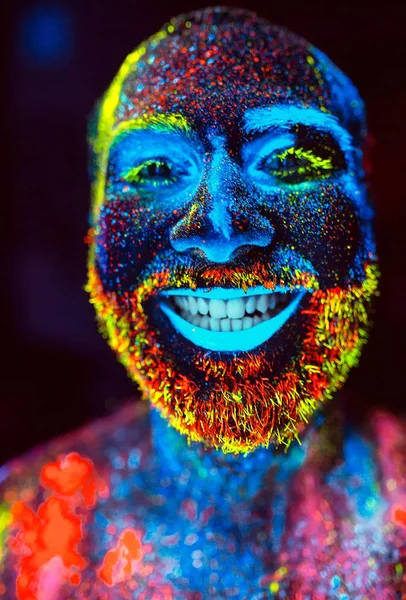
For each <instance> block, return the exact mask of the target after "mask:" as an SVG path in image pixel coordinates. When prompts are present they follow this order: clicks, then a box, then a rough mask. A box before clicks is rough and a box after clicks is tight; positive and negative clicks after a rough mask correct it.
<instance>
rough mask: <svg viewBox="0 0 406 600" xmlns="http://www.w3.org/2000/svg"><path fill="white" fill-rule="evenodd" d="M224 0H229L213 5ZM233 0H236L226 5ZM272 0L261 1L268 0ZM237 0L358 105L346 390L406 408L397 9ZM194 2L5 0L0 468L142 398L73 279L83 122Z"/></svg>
mask: <svg viewBox="0 0 406 600" xmlns="http://www.w3.org/2000/svg"><path fill="white" fill-rule="evenodd" d="M223 4H224V3H223ZM232 4H233V5H235V6H244V3H243V2H242V3H239V2H234V3H232ZM267 4H268V3H267ZM245 6H246V7H247V8H250V9H252V10H255V11H257V12H258V13H259V14H261V15H262V16H264V17H267V18H269V19H270V20H272V21H274V22H275V23H277V24H280V25H284V26H286V27H288V28H290V29H292V30H293V31H295V32H296V33H298V34H300V35H302V36H303V37H305V38H307V39H308V40H309V41H311V42H312V43H313V44H315V45H316V46H318V47H319V48H320V49H321V50H323V51H324V52H326V53H327V54H328V55H329V56H330V58H332V60H333V61H334V62H335V63H336V64H337V65H338V66H339V67H340V68H342V69H343V70H344V71H345V72H346V73H347V74H348V75H349V76H350V77H351V79H352V80H353V81H354V83H355V84H356V85H357V86H358V87H359V89H360V92H361V95H362V97H363V98H364V100H365V101H366V104H367V108H368V115H369V124H370V129H371V132H372V133H373V135H374V137H375V139H376V146H375V149H374V154H373V163H374V174H373V186H374V190H375V197H376V203H377V235H378V249H379V255H380V258H381V267H382V271H383V278H382V282H381V297H380V300H379V302H378V307H377V309H378V310H377V318H376V326H375V328H374V330H373V333H372V336H371V341H370V344H369V345H368V347H367V348H366V350H365V351H364V355H363V358H362V360H361V365H360V367H359V369H357V370H355V371H353V373H352V375H351V377H350V380H349V382H348V384H347V386H346V388H345V393H344V394H343V398H344V399H345V401H346V402H347V406H348V407H349V411H350V413H351V415H353V416H354V418H358V417H360V416H362V414H363V413H364V412H365V410H366V409H367V408H368V407H370V406H383V407H386V408H388V409H391V410H394V411H402V410H403V404H404V400H405V398H406V394H405V391H404V387H405V384H404V376H405V374H406V364H405V352H404V350H403V347H404V343H405V333H406V317H405V312H406V275H405V233H404V231H405V225H406V203H405V194H404V188H405V179H406V152H405V141H406V125H405V123H406V69H405V62H406V47H405V41H404V40H405V35H406V34H405V25H404V23H405V20H404V18H403V8H402V3H401V2H399V3H390V2H389V3H388V2H386V3H385V4H384V3H380V4H373V3H369V6H363V5H362V4H361V3H360V2H357V1H353V2H335V3H331V2H330V3H328V2H303V0H301V1H296V0H289V1H288V2H286V1H279V2H276V1H273V2H269V4H268V8H263V7H262V6H261V3H259V2H253V1H252V0H250V2H249V3H246V4H245ZM201 7H202V5H201V4H200V3H194V2H188V3H186V2H183V3H181V2H179V3H173V2H172V3H170V4H169V3H168V4H167V5H165V7H164V6H160V5H159V4H157V3H156V2H148V3H147V2H137V0H132V1H131V2H130V1H128V0H114V1H107V0H80V1H79V0H70V1H65V2H57V1H54V2H29V1H26V2H23V1H14V2H13V3H12V5H11V4H10V5H9V8H8V12H7V14H6V22H7V23H8V27H7V31H6V37H5V38H4V37H3V41H4V40H5V41H6V42H7V48H6V61H5V63H4V66H5V69H4V75H3V84H5V85H4V89H5V94H3V98H4V99H5V102H6V104H5V106H4V109H3V115H4V116H5V119H4V123H3V129H4V130H5V139H4V138H3V150H4V154H3V158H2V169H1V171H2V194H1V215H2V219H1V223H2V238H1V239H2V258H3V259H4V260H3V267H2V274H3V278H2V286H3V292H5V293H4V294H2V303H3V305H2V312H1V314H2V329H1V332H2V336H1V338H2V339H1V341H2V348H3V352H2V359H1V364H2V367H3V369H4V375H3V376H2V378H1V411H0V462H3V461H4V460H6V459H8V458H10V457H11V456H15V455H17V454H20V453H21V452H23V451H24V450H26V449H28V448H29V447H31V446H33V445H35V444H38V443H41V442H42V441H44V440H47V439H49V438H51V437H54V436H55V435H58V434H61V433H64V432H66V431H69V430H70V429H72V428H75V427H78V426H79V425H81V424H83V423H85V422H87V421H89V420H91V419H93V418H95V417H97V416H101V415H105V414H108V413H109V412H111V411H114V410H115V409H116V408H117V407H118V406H119V405H120V403H122V402H123V401H125V400H126V399H129V398H130V397H132V396H136V388H135V387H134V385H133V384H132V383H131V382H130V381H129V379H128V378H127V376H126V373H125V370H124V368H123V367H121V366H120V365H119V364H118V363H117V362H116V360H115V357H114V355H113V354H112V352H111V351H110V350H109V349H108V347H107V344H106V343H105V342H104V341H103V340H102V338H101V337H100V336H99V334H98V333H97V330H96V326H95V323H94V315H93V309H92V308H91V306H90V305H89V304H88V301H87V296H86V293H85V292H84V291H83V285H84V283H85V280H86V246H85V244H84V242H83V238H84V236H85V235H86V230H87V216H88V207H89V185H88V178H87V149H86V120H87V117H88V114H89V112H90V111H91V108H92V104H93V102H94V101H95V100H96V98H98V97H99V96H100V95H101V94H102V93H103V91H104V90H105V89H106V88H107V86H108V85H109V83H110V81H111V79H112V77H113V76H114V74H115V73H116V71H117V69H118V67H119V66H120V64H121V62H122V61H123V59H124V58H125V56H126V55H127V54H128V53H129V52H130V51H131V50H132V49H133V48H134V47H135V46H136V45H137V44H138V43H139V42H140V41H142V40H143V39H144V38H145V37H147V36H148V35H150V34H152V33H154V32H155V31H157V30H158V29H159V28H160V27H161V26H162V25H163V24H164V22H165V21H167V20H168V19H169V18H170V17H172V16H174V15H176V14H178V13H180V12H185V11H188V10H192V9H195V8H201Z"/></svg>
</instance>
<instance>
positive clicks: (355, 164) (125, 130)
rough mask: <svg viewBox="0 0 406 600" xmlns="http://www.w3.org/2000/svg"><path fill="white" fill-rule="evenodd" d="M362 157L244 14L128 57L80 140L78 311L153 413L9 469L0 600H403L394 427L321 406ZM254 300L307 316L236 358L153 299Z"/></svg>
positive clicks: (141, 408) (348, 343)
mask: <svg viewBox="0 0 406 600" xmlns="http://www.w3.org/2000/svg"><path fill="white" fill-rule="evenodd" d="M213 31H214V32H215V35H214V34H213ZM250 32H254V34H252V33H250ZM271 120H272V123H271V122H270V121H271ZM365 140H366V128H365V123H364V112H363V105H362V102H361V100H360V99H359V96H358V93H357V91H356V90H355V88H354V87H353V86H352V84H351V83H350V82H349V81H348V79H347V78H346V77H345V76H344V75H343V74H342V73H341V72H340V71H338V70H337V69H336V68H335V67H334V65H332V63H331V62H330V61H329V60H328V59H327V58H326V57H324V56H323V55H322V54H321V53H319V52H318V51H317V50H316V49H314V48H313V47H312V46H310V45H309V44H308V43H307V42H305V41H304V40H301V39H299V38H297V37H295V36H293V35H292V34H290V33H287V32H285V31H283V30H281V29H280V28H277V27H275V26H273V25H270V24H269V23H267V22H265V21H263V20H261V19H259V18H258V17H256V16H255V15H253V14H252V13H249V12H247V11H240V10H238V9H237V10H232V11H227V10H226V11H224V10H221V9H218V10H217V9H207V10H205V11H202V12H198V13H193V14H191V15H186V16H181V17H178V18H177V19H175V20H174V21H172V22H171V23H170V24H169V25H167V26H165V27H164V29H163V30H162V32H161V33H158V34H157V35H156V36H153V37H152V38H151V39H150V40H148V41H147V42H146V43H145V44H144V45H141V46H140V47H139V48H138V49H137V50H136V51H135V52H134V54H132V55H130V57H129V58H128V59H127V61H126V63H125V64H124V67H122V69H121V70H120V73H119V75H118V77H117V78H116V79H115V81H114V82H113V84H112V86H111V88H110V90H109V91H108V92H107V94H106V96H105V97H104V99H103V100H102V101H101V103H100V104H99V107H98V110H97V112H96V115H95V120H94V122H93V129H92V130H91V135H90V142H91V147H92V151H93V177H94V183H93V190H92V192H93V205H92V229H91V231H90V232H89V243H90V255H89V282H88V291H89V292H90V297H91V301H92V302H93V303H94V305H95V308H96V313H97V317H98V320H99V324H100V328H101V330H102V333H103V334H104V335H105V336H106V337H107V339H108V341H109V343H110V345H111V347H112V348H113V350H114V351H115V352H116V353H117V355H118V358H119V359H120V360H121V361H122V362H123V364H124V366H125V367H126V369H127V371H128V373H129V375H130V377H132V378H133V379H134V380H135V381H136V382H137V383H138V384H139V385H140V388H141V390H142V392H143V395H144V397H145V398H146V399H149V400H150V404H151V405H152V406H151V410H149V409H148V408H147V407H146V406H145V404H142V403H138V405H137V407H136V408H134V407H133V406H129V407H127V408H126V409H123V410H122V411H120V412H119V413H118V414H116V415H115V416H114V417H108V418H107V419H106V420H104V421H103V422H99V423H95V424H91V425H90V426H88V427H86V428H84V429H83V430H81V431H79V432H77V433H75V434H73V435H72V436H70V437H68V438H66V439H63V440H56V441H55V442H53V443H51V444H50V445H48V446H47V447H46V448H42V449H41V450H40V452H37V453H34V454H33V455H31V456H29V457H26V458H25V459H24V460H23V461H20V462H19V461H15V462H14V463H13V464H11V465H10V466H7V468H6V472H5V479H6V485H5V487H4V491H3V494H2V496H3V498H4V504H0V526H1V525H2V524H3V523H7V526H6V528H3V531H5V532H6V534H5V535H6V536H7V542H6V543H5V545H4V548H10V550H9V553H8V554H7V555H6V561H5V562H4V564H5V568H4V578H3V580H4V582H5V583H4V584H3V586H4V587H3V588H1V587H0V592H1V591H2V590H5V591H6V592H7V593H8V592H10V594H11V593H14V591H16V594H17V598H18V600H43V599H44V598H46V600H50V593H51V592H50V590H52V594H53V597H52V600H62V599H64V598H70V597H73V598H78V599H81V598H87V599H89V600H96V599H97V600H102V599H103V600H107V599H108V600H113V599H116V598H118V597H120V598H128V599H131V600H132V599H133V598H137V599H140V600H149V599H151V600H156V599H157V598H164V599H165V600H178V599H179V600H180V599H182V600H206V599H209V598H210V599H212V600H220V599H221V600H222V599H224V598H237V599H241V600H245V599H246V598H249V599H250V600H254V599H255V600H265V599H269V598H275V599H277V600H279V599H280V600H282V599H286V598H290V599H292V600H304V599H305V598H306V599H307V598H312V599H316V598H317V600H336V599H337V598H340V599H341V600H349V599H351V600H365V599H366V598H368V600H369V599H371V600H375V599H376V600H378V599H379V600H392V599H394V598H402V597H403V596H402V595H403V594H405V593H406V589H405V582H404V577H403V572H404V571H403V569H404V567H406V564H404V560H403V554H404V550H403V549H404V547H405V534H404V526H405V523H406V516H405V515H406V477H405V473H406V467H405V464H404V463H405V460H404V455H405V453H404V447H405V442H404V440H405V427H404V425H403V424H402V423H401V422H399V421H397V420H396V419H394V418H393V417H391V416H390V415H386V414H384V413H379V414H374V415H368V418H367V419H366V421H365V423H364V424H363V425H361V426H360V427H359V428H358V429H354V428H351V427H350V426H349V425H348V424H347V423H346V421H345V417H344V415H343V414H342V412H341V410H340V408H339V403H338V401H336V400H335V399H333V400H330V402H329V403H328V404H326V405H325V406H324V405H323V404H322V403H323V401H324V400H326V399H330V397H331V396H332V394H333V392H334V391H335V390H336V389H338V388H339V387H340V386H341V385H342V384H343V382H344V380H345V377H346V375H347V373H348V370H349V368H350V367H351V366H353V365H354V364H356V362H357V359H358V356H359V353H360V349H361V346H362V344H363V342H364V341H365V340H366V336H367V330H368V327H369V312H370V305H371V302H372V300H373V297H374V296H375V294H376V281H377V268H376V256H375V247H374V236H373V231H372V225H371V221H372V216H373V215H372V209H371V206H370V202H369V198H368V189H367V185H366V181H365V171H364V168H363V164H362V158H363V147H364V144H365ZM258 286H263V288H264V289H265V290H266V291H267V292H269V293H273V292H274V291H275V290H276V291H277V292H280V291H282V290H283V291H284V292H287V293H288V294H291V296H290V298H291V299H292V301H293V299H294V298H298V297H299V296H300V298H299V302H298V304H297V305H296V310H294V311H293V312H292V313H291V314H290V315H289V317H288V318H287V319H286V321H285V322H284V323H279V324H280V327H278V328H277V329H275V331H274V332H273V334H272V335H271V336H269V338H267V339H266V340H265V341H261V343H258V344H255V345H254V346H253V347H251V348H249V349H248V350H247V349H238V348H236V349H234V350H224V349H217V350H213V349H210V348H207V347H205V344H206V346H207V339H208V338H207V336H206V337H205V335H206V334H204V333H202V332H201V331H199V328H198V327H196V328H195V331H194V332H193V335H192V336H191V339H189V338H188V337H186V336H185V335H184V331H183V333H182V331H180V330H179V328H177V325H176V324H177V321H176V320H175V321H174V320H173V317H172V316H171V313H170V311H168V310H165V302H168V292H169V293H173V292H174V291H179V290H181V291H182V293H184V291H185V290H188V291H189V292H190V293H192V292H193V290H195V288H197V289H200V290H209V289H210V290H213V289H221V290H223V291H224V290H226V292H227V293H228V294H232V293H238V294H245V293H250V292H251V291H252V290H254V291H255V290H256V289H257V288H258ZM261 289H262V288H261ZM295 293H296V294H299V296H294V294H295ZM254 329H255V328H254V327H253V331H251V333H250V335H249V336H244V335H243V334H244V332H243V331H241V332H239V333H238V334H237V335H238V336H239V338H238V339H240V340H241V344H243V343H246V340H247V337H248V338H249V339H251V340H252V339H257V338H256V337H255V336H256V334H255V332H254ZM213 339H216V340H220V341H219V342H218V343H220V344H225V342H223V341H221V340H222V339H224V338H218V337H217V338H213ZM216 343H217V341H216ZM321 408H323V410H321ZM299 434H300V438H301V443H299V442H298V437H299ZM3 507H5V508H4V509H3ZM2 510H4V513H2V512H1V511H2ZM3 515H5V517H3ZM61 515H62V517H61ZM8 528H9V529H8ZM2 535H3V537H4V533H2V529H1V527H0V552H1V548H2V546H1V541H2V537H1V536H2ZM0 556H1V553H0ZM0 574H1V572H0ZM0 585H2V583H1V581H0ZM6 597H7V596H6Z"/></svg>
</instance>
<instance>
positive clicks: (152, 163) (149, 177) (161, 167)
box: [123, 158, 186, 188]
mask: <svg viewBox="0 0 406 600" xmlns="http://www.w3.org/2000/svg"><path fill="white" fill-rule="evenodd" d="M183 175H186V172H185V170H182V169H181V168H180V167H179V166H175V165H173V164H172V163H171V162H170V161H169V160H167V159H164V158H153V159H148V160H144V161H143V162H141V163H140V164H139V165H137V166H135V167H132V168H131V169H130V170H129V171H127V172H126V173H124V174H123V179H124V181H127V182H128V183H133V184H136V185H140V186H148V187H152V188H154V187H158V186H168V185H172V184H174V183H176V182H177V181H178V180H179V178H180V177H181V176H183Z"/></svg>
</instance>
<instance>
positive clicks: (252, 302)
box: [245, 296, 257, 315]
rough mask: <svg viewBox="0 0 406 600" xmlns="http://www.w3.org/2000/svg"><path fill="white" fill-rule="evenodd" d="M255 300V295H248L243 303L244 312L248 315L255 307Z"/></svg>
mask: <svg viewBox="0 0 406 600" xmlns="http://www.w3.org/2000/svg"><path fill="white" fill-rule="evenodd" d="M256 302H257V301H256V299H255V296H250V297H249V298H248V299H247V302H246V303H245V312H247V313H248V314H249V315H252V313H254V312H255V309H256Z"/></svg>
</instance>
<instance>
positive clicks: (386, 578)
mask: <svg viewBox="0 0 406 600" xmlns="http://www.w3.org/2000/svg"><path fill="white" fill-rule="evenodd" d="M326 501H327V500H326V499H325V498H322V499H321V504H320V506H319V507H318V508H319V510H318V511H317V510H315V511H314V512H309V514H307V515H306V514H303V513H301V512H300V511H299V510H297V511H294V510H293V512H291V513H290V514H288V515H287V516H286V521H285V523H284V526H283V528H282V530H283V531H282V534H281V535H280V536H279V539H278V540H276V537H275V514H273V513H272V510H271V509H270V510H269V512H268V513H266V519H264V514H263V513H262V514H261V515H257V518H251V519H248V518H247V515H246V514H245V513H244V510H243V507H241V509H240V510H241V522H240V523H238V521H237V522H236V520H235V518H233V519H229V518H227V516H226V515H225V514H224V512H223V511H221V510H216V507H214V506H212V505H211V504H210V503H207V504H205V503H203V504H202V505H201V506H198V505H197V504H196V502H194V501H192V500H191V499H183V500H181V501H180V502H179V503H178V504H177V501H176V502H175V501H174V502H173V506H172V503H169V506H171V507H172V508H173V511H170V510H168V504H167V503H164V502H163V501H162V499H160V498H159V497H156V498H155V503H149V504H148V505H143V504H142V503H140V504H139V506H138V510H137V512H136V513H135V514H134V513H133V514H132V516H131V517H130V516H129V515H128V514H127V512H126V511H125V508H124V507H123V506H121V507H120V506H119V505H115V506H112V505H109V503H106V504H105V505H104V506H100V507H98V509H97V510H96V511H95V515H94V518H93V522H92V524H91V526H90V528H89V532H88V538H87V552H88V555H87V556H88V559H89V566H88V568H87V570H86V573H85V574H84V577H83V580H82V583H81V589H82V590H86V589H88V590H89V592H90V596H85V595H83V597H86V598H87V597H89V598H90V599H91V600H93V599H96V598H97V599H98V600H116V599H117V600H121V599H128V600H132V599H134V600H135V599H137V600H138V599H140V600H149V599H151V600H160V599H162V600H183V599H184V600H206V599H208V600H209V599H211V600H220V599H223V598H235V599H240V600H242V599H244V600H245V599H248V598H249V599H250V600H263V599H271V598H272V599H275V600H282V599H286V598H289V599H297V600H299V599H300V600H305V599H309V600H313V599H314V598H317V599H319V600H330V599H331V600H336V599H337V598H340V599H342V600H346V599H348V600H365V598H368V599H371V600H372V599H375V598H376V599H377V600H378V599H379V600H381V599H382V600H395V599H397V598H399V599H400V598H401V597H402V595H401V594H402V586H403V585H404V582H403V563H402V556H403V553H405V554H406V544H405V543H404V542H403V540H402V539H401V532H399V530H395V529H394V528H393V527H392V526H391V525H389V524H387V523H385V521H384V513H383V512H382V513H379V512H378V511H377V512H375V513H374V514H373V516H371V517H370V518H361V517H360V516H359V515H358V514H355V513H354V514H349V513H348V512H345V514H344V513H340V511H338V512H339V513H340V518H338V516H337V514H334V515H332V514H331V513H329V512H328V511H327V509H326V506H323V505H324V503H325V502H326ZM336 508H337V510H338V507H336ZM237 513H238V510H237ZM234 517H235V515H234ZM84 593H85V592H83V594H84ZM77 597H78V598H81V597H82V596H81V595H78V596H77Z"/></svg>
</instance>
